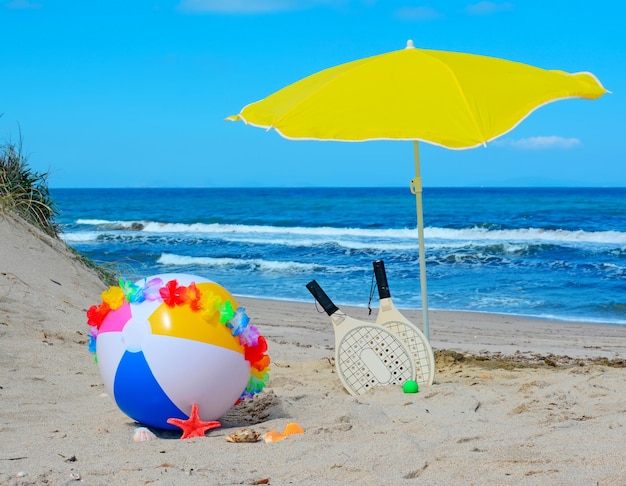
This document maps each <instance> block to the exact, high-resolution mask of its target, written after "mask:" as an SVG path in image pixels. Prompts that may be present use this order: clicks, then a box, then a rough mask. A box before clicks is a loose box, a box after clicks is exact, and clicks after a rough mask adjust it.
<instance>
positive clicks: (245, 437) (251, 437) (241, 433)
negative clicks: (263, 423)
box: [226, 427, 261, 442]
mask: <svg viewBox="0 0 626 486" xmlns="http://www.w3.org/2000/svg"><path fill="white" fill-rule="evenodd" d="M260 436H261V434H260V433H259V432H257V431H256V430H252V429H249V428H248V427H246V428H244V429H239V430H236V431H235V432H233V433H232V434H230V435H229V436H228V437H226V442H256V441H258V440H259V437H260Z"/></svg>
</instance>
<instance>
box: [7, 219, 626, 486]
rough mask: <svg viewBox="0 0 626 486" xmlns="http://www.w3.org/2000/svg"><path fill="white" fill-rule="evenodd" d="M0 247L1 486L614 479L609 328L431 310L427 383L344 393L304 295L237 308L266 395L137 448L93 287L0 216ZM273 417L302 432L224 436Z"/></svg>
mask: <svg viewBox="0 0 626 486" xmlns="http://www.w3.org/2000/svg"><path fill="white" fill-rule="evenodd" d="M0 235H2V236H1V238H2V242H1V246H0V396H1V397H2V407H1V409H0V430H1V440H0V483H1V484H19V485H22V484H51V485H58V484H73V483H75V482H82V483H84V484H90V485H92V484H93V485H105V484H107V485H111V484H129V485H135V484H137V485H143V484H163V485H169V484H182V483H183V481H184V482H185V484H202V485H231V484H272V485H286V484H298V485H308V484H328V485H334V484H336V485H343V484H368V485H402V484H429V485H438V484H441V485H450V484H463V485H465V484H468V485H471V484H476V485H478V484H480V485H483V484H489V485H492V484H493V485H508V484H511V485H512V484H516V485H519V484H524V485H526V484H528V485H535V484H536V485H545V484H550V485H625V484H626V447H625V446H626V387H625V386H624V385H625V383H626V380H625V377H626V370H625V368H624V366H625V360H626V326H617V325H602V324H585V323H567V322H552V321H544V320H530V319H522V318H519V317H513V316H506V315H492V314H479V313H466V312H447V311H433V312H432V316H431V323H430V333H431V344H432V347H433V350H434V351H435V355H436V358H437V370H436V374H435V382H434V383H433V385H432V386H428V387H422V389H421V390H420V391H419V393H417V394H404V393H403V392H402V389H401V388H400V387H380V388H376V389H374V390H372V391H370V392H368V393H366V394H364V395H361V396H359V397H353V396H351V395H349V394H348V393H347V392H346V391H345V390H344V388H343V387H342V385H341V383H340V381H339V379H338V377H337V375H336V373H335V372H334V368H333V365H332V357H333V354H334V352H333V345H334V337H333V328H332V325H331V323H330V321H329V320H328V318H327V316H326V315H325V314H323V313H320V312H319V310H318V309H317V308H316V306H315V304H314V303H313V300H312V299H311V302H310V303H295V302H287V301H271V300H261V299H252V298H245V297H241V298H239V299H238V300H239V303H240V304H241V305H243V306H245V308H246V311H247V313H248V315H249V316H250V317H251V319H252V321H253V322H254V324H255V325H256V326H257V327H258V328H259V330H260V331H261V333H262V334H263V335H265V336H266V338H267V339H268V344H269V355H270V357H271V359H272V365H271V372H270V375H271V378H270V381H269V383H268V386H267V388H266V389H265V391H264V392H263V393H262V394H260V395H258V396H256V397H255V398H254V399H252V400H249V401H244V402H243V403H241V404H240V405H238V406H237V407H234V408H233V409H231V410H230V411H229V412H228V413H227V414H226V415H225V416H224V417H222V419H221V420H220V421H221V423H222V426H221V427H220V428H217V429H212V430H210V431H209V432H207V434H206V437H202V438H193V439H189V440H178V438H179V437H180V434H179V433H174V432H159V431H156V433H157V436H158V439H157V440H152V441H148V442H140V443H137V442H134V441H133V430H134V429H135V428H136V427H137V426H138V425H137V424H136V423H135V422H133V420H132V419H129V418H128V417H127V416H125V415H124V414H123V413H122V412H121V411H120V410H119V409H118V408H117V406H116V404H115V403H114V401H113V400H112V398H111V397H110V396H108V395H107V394H106V392H105V390H104V387H103V385H102V379H101V377H100V374H99V371H98V367H97V365H96V364H95V363H94V361H93V355H92V354H90V353H89V352H88V349H87V344H86V343H87V333H88V328H87V325H86V317H85V311H86V310H87V308H88V307H89V306H91V305H93V304H96V303H99V301H100V293H101V292H102V291H103V290H104V289H105V286H104V284H102V282H100V280H99V279H98V277H97V276H96V274H95V273H94V272H93V271H92V270H89V269H87V268H86V267H85V266H84V265H83V264H82V263H81V262H80V261H79V259H77V258H76V256H75V255H74V254H73V253H72V252H71V251H69V250H68V249H67V248H66V246H65V244H64V243H62V242H60V241H59V240H56V239H53V238H50V237H48V236H46V235H43V234H42V233H40V232H39V231H37V230H36V229H34V228H32V227H30V226H28V225H26V224H24V223H22V222H19V221H16V220H14V219H12V218H11V217H9V216H6V215H5V216H0ZM229 290H231V291H232V292H233V293H235V294H236V293H237V289H229ZM342 310H344V311H345V312H347V313H348V314H350V315H352V316H353V317H357V318H362V319H369V320H372V321H373V320H374V317H373V316H368V311H367V309H365V308H354V307H349V308H343V309H342ZM407 316H408V317H409V318H410V319H411V320H413V321H414V322H417V323H419V322H420V321H421V313H420V312H419V311H417V310H411V311H407ZM290 422H297V423H298V424H299V425H300V426H301V427H302V428H303V429H304V433H303V434H300V435H293V436H290V437H288V438H286V439H285V440H283V441H281V442H276V443H265V442H263V441H259V442H256V443H242V444H238V443H229V442H226V441H225V437H226V436H227V435H229V434H230V433H232V432H233V431H235V430H237V429H240V428H242V427H251V428H253V429H255V430H257V431H259V432H261V433H263V432H266V431H269V430H279V431H281V430H283V429H284V427H285V425H286V424H287V423H290Z"/></svg>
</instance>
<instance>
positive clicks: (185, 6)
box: [178, 0, 346, 14]
mask: <svg viewBox="0 0 626 486" xmlns="http://www.w3.org/2000/svg"><path fill="white" fill-rule="evenodd" d="M345 3H346V2H345V1H344V0H181V2H180V4H179V5H178V9H179V10H181V11H183V12H189V13H210V12H215V13H243V14H248V13H260V12H284V11H288V10H305V9H308V8H313V7H317V6H320V5H330V6H335V5H343V4H345Z"/></svg>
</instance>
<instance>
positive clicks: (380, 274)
mask: <svg viewBox="0 0 626 486" xmlns="http://www.w3.org/2000/svg"><path fill="white" fill-rule="evenodd" d="M373 265H374V275H375V276H376V283H377V284H378V297H379V298H381V299H388V298H389V297H391V292H389V284H388V283H387V274H386V273H385V263H384V262H383V261H382V260H376V261H375V262H374V263H373Z"/></svg>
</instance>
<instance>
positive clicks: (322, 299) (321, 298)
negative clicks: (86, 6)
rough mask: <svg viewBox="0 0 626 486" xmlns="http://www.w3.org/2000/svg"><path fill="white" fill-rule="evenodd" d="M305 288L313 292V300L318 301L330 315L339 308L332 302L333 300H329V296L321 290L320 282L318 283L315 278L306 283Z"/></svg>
mask: <svg viewBox="0 0 626 486" xmlns="http://www.w3.org/2000/svg"><path fill="white" fill-rule="evenodd" d="M306 288H307V289H309V292H311V294H313V297H315V300H317V301H318V302H319V304H320V305H321V306H322V308H323V309H324V311H325V312H326V314H328V315H329V316H332V315H333V314H334V313H335V312H337V311H338V310H339V308H338V307H337V306H336V305H335V304H333V301H332V300H330V297H328V295H326V292H324V291H323V290H322V287H320V284H318V283H317V282H316V281H315V280H311V281H310V282H309V283H308V284H306Z"/></svg>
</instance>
